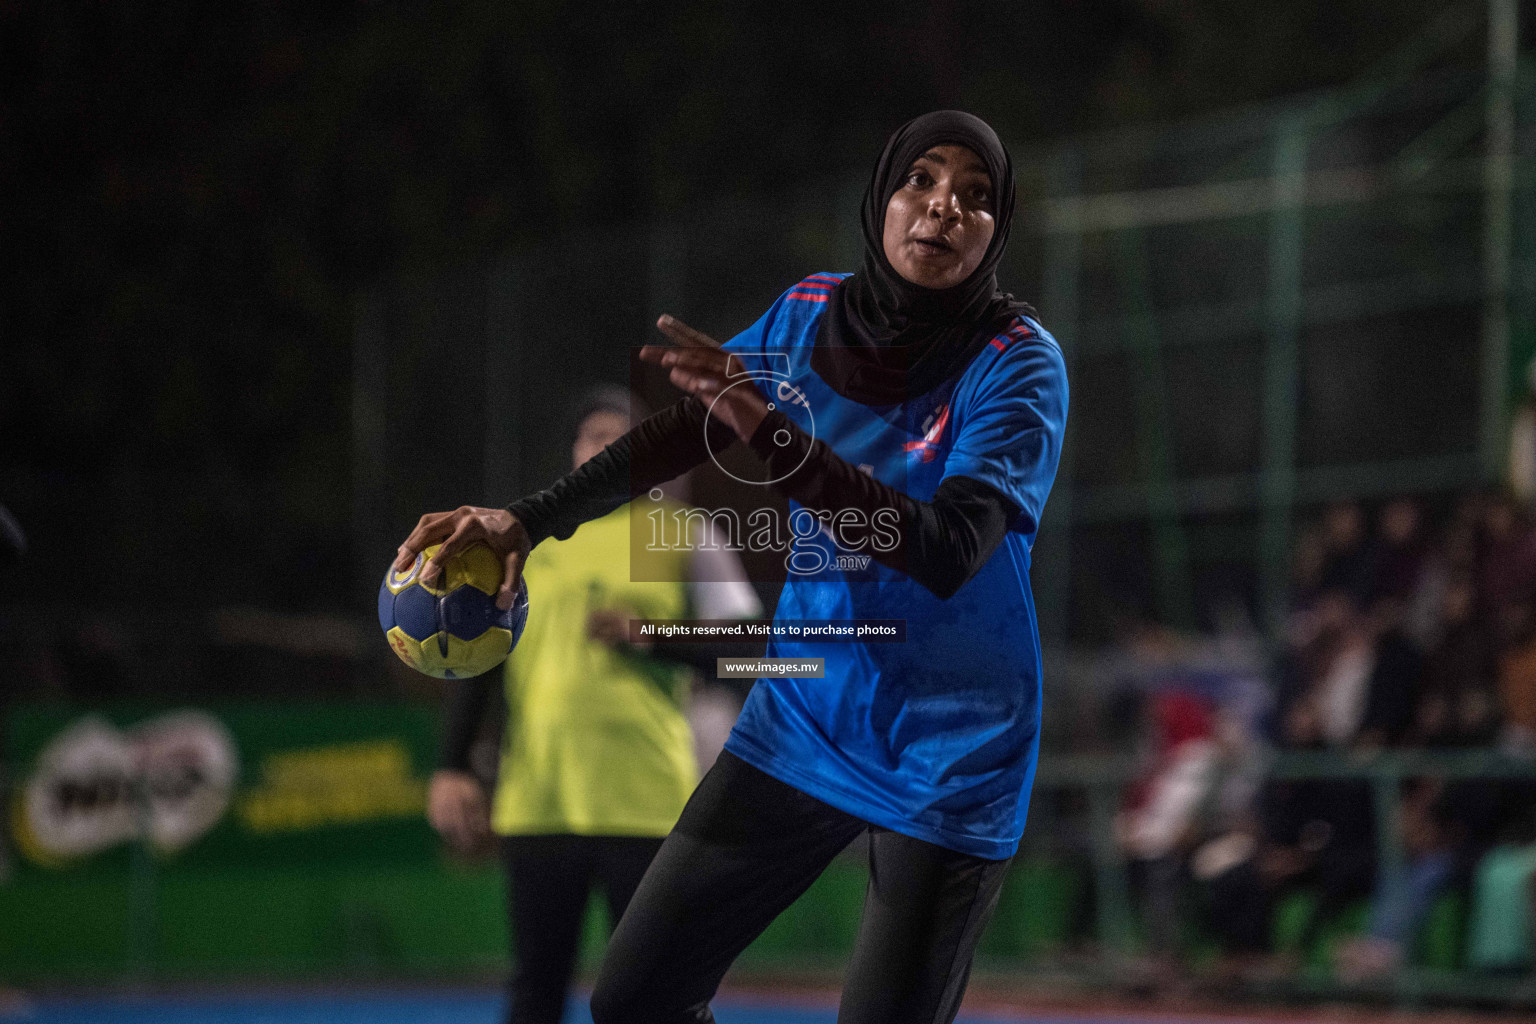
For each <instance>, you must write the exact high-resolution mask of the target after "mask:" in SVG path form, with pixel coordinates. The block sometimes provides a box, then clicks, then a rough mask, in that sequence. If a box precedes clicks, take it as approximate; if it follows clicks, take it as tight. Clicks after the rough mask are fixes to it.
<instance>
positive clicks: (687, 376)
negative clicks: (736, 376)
mask: <svg viewBox="0 0 1536 1024" xmlns="http://www.w3.org/2000/svg"><path fill="white" fill-rule="evenodd" d="M669 379H670V380H671V381H672V383H673V384H674V385H676V386H677V388H678V389H679V390H681V391H686V392H688V393H689V394H690V395H697V396H698V397H700V398H713V397H714V396H716V395H718V394H719V393H720V392H721V390H722V389H723V388H724V386H725V385H724V382H723V381H721V380H720V378H719V377H716V376H714V375H713V374H708V373H695V372H691V371H689V370H686V369H682V368H674V369H673V370H672V373H671V374H670V377H669Z"/></svg>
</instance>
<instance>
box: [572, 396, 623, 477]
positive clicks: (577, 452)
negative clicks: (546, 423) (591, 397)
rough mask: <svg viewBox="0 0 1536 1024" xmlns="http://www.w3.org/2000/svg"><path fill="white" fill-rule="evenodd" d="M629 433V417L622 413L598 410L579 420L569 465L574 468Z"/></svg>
mask: <svg viewBox="0 0 1536 1024" xmlns="http://www.w3.org/2000/svg"><path fill="white" fill-rule="evenodd" d="M627 433H629V418H628V417H626V416H624V415H623V414H622V413H617V412H610V411H608V410H607V409H602V410H599V411H597V412H595V413H593V414H592V415H590V416H588V417H587V418H586V419H584V420H582V421H581V426H579V427H577V428H576V443H575V444H573V445H571V466H572V468H575V467H577V466H580V465H581V464H582V463H583V462H586V461H587V460H588V459H590V458H591V457H592V456H594V455H596V454H597V453H598V452H600V451H602V450H603V449H604V448H607V447H608V446H609V445H611V444H613V442H615V441H617V440H618V439H619V438H621V437H623V436H624V435H625V434H627Z"/></svg>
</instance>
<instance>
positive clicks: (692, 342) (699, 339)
mask: <svg viewBox="0 0 1536 1024" xmlns="http://www.w3.org/2000/svg"><path fill="white" fill-rule="evenodd" d="M656 328H657V330H659V331H661V333H662V334H665V335H666V336H667V337H669V338H671V339H672V340H673V341H675V342H677V343H678V344H679V345H682V346H684V347H686V348H712V349H718V348H719V347H720V343H719V342H718V341H716V340H715V339H714V338H711V337H710V336H709V335H707V334H705V333H704V332H703V331H696V330H694V329H693V328H692V327H689V326H688V325H687V324H685V323H683V322H682V321H681V320H679V319H677V317H675V316H670V315H668V314H665V313H663V314H662V315H661V318H660V319H659V320H657V321H656Z"/></svg>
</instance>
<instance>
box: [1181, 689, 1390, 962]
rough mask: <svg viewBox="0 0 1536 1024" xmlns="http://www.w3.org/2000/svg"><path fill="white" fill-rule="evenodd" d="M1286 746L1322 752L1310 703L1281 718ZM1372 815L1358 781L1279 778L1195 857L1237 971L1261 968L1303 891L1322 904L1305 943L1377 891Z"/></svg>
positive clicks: (1212, 916)
mask: <svg viewBox="0 0 1536 1024" xmlns="http://www.w3.org/2000/svg"><path fill="white" fill-rule="evenodd" d="M1281 740H1282V743H1283V745H1284V746H1285V747H1286V748H1288V749H1292V750H1309V749H1312V750H1315V749H1319V748H1321V747H1323V746H1324V743H1325V738H1324V735H1323V732H1322V729H1321V728H1320V721H1319V717H1318V716H1317V715H1316V714H1315V713H1314V711H1313V708H1312V705H1311V704H1310V703H1309V702H1307V701H1299V702H1297V703H1295V704H1294V705H1293V706H1292V707H1291V708H1290V709H1289V711H1288V713H1287V714H1285V715H1284V716H1283V721H1282V731H1281ZM1374 822H1375V816H1374V814H1373V808H1372V804H1371V792H1370V787H1369V784H1368V783H1366V782H1363V781H1358V780H1353V779H1276V780H1271V781H1270V782H1268V783H1266V784H1265V785H1264V787H1263V789H1262V790H1261V792H1260V794H1259V797H1258V801H1257V806H1256V808H1255V810H1254V813H1253V814H1251V815H1250V816H1248V818H1247V819H1246V820H1245V821H1243V822H1241V823H1240V824H1239V825H1238V826H1237V827H1236V828H1234V829H1232V830H1231V831H1229V832H1228V833H1226V834H1224V835H1221V836H1218V837H1217V838H1215V839H1213V840H1212V841H1211V842H1208V843H1206V844H1205V845H1204V846H1202V847H1201V848H1200V849H1199V850H1197V851H1196V853H1195V855H1194V857H1193V858H1192V860H1191V867H1192V870H1193V873H1194V875H1195V877H1196V878H1197V879H1198V880H1199V881H1200V882H1201V883H1202V887H1203V890H1204V894H1205V897H1206V898H1205V901H1204V902H1205V904H1206V906H1207V907H1208V908H1209V913H1208V915H1207V922H1208V925H1209V927H1210V928H1211V930H1212V932H1213V933H1214V934H1215V936H1216V937H1217V939H1218V941H1219V943H1220V944H1221V947H1222V949H1223V951H1224V952H1225V953H1226V954H1228V956H1229V957H1231V958H1234V959H1235V961H1236V963H1235V964H1234V965H1233V966H1235V967H1238V968H1246V967H1250V966H1260V967H1262V966H1264V964H1265V959H1266V955H1267V954H1269V953H1270V952H1272V951H1271V949H1270V942H1269V936H1270V931H1271V924H1272V921H1273V916H1274V911H1275V907H1276V906H1277V905H1278V903H1279V902H1280V900H1281V899H1283V898H1284V897H1286V896H1287V895H1289V894H1291V893H1293V892H1296V891H1298V890H1301V889H1306V890H1308V891H1311V892H1312V893H1314V894H1315V896H1316V897H1317V905H1316V907H1315V909H1314V911H1313V913H1312V915H1311V917H1310V919H1309V921H1308V924H1307V926H1306V928H1305V929H1304V931H1303V934H1302V935H1301V937H1300V943H1301V946H1302V948H1305V947H1306V946H1308V945H1310V944H1311V942H1312V941H1313V940H1314V939H1315V937H1316V935H1317V933H1318V931H1319V929H1320V928H1321V927H1322V926H1323V925H1324V924H1326V923H1327V922H1328V921H1329V920H1331V919H1332V918H1333V917H1335V916H1336V915H1337V914H1338V912H1339V911H1340V910H1342V909H1343V908H1344V907H1345V906H1347V905H1348V904H1349V903H1351V902H1353V901H1354V900H1356V899H1359V898H1360V897H1362V896H1364V895H1365V894H1366V893H1368V892H1370V889H1371V884H1372V882H1373V880H1374V878H1375V871H1376V865H1375V861H1376V840H1375V829H1374Z"/></svg>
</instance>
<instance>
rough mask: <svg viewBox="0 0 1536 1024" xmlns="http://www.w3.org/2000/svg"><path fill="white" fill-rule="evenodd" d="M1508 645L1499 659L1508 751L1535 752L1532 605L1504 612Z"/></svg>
mask: <svg viewBox="0 0 1536 1024" xmlns="http://www.w3.org/2000/svg"><path fill="white" fill-rule="evenodd" d="M1501 619H1502V620H1503V623H1504V626H1505V629H1506V630H1507V631H1508V633H1509V636H1508V642H1507V643H1506V644H1505V645H1504V651H1503V654H1502V655H1501V656H1500V657H1499V667H1498V682H1499V711H1500V713H1501V714H1502V717H1503V731H1502V735H1501V740H1502V743H1503V746H1504V747H1505V749H1507V750H1510V751H1512V752H1518V753H1531V752H1533V751H1536V615H1533V614H1532V609H1531V606H1530V605H1517V606H1515V607H1513V608H1509V609H1505V610H1504V613H1503V614H1502V616H1501Z"/></svg>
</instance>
